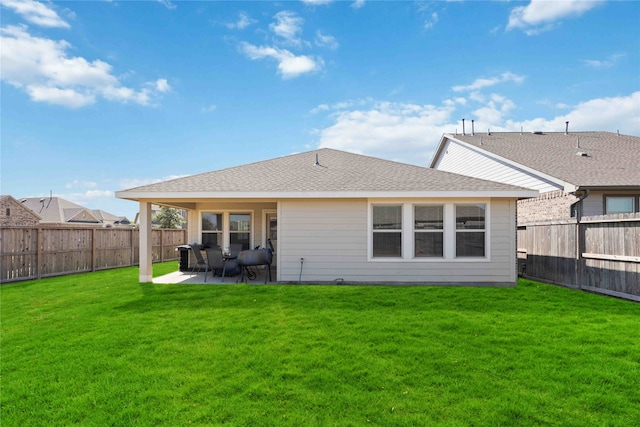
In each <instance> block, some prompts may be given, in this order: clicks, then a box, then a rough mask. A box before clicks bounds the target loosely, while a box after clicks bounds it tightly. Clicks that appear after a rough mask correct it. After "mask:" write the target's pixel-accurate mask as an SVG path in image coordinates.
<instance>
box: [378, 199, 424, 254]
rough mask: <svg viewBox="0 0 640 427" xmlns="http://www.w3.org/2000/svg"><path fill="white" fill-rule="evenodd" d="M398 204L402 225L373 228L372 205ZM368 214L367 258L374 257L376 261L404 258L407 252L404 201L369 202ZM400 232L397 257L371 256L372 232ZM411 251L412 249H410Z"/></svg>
mask: <svg viewBox="0 0 640 427" xmlns="http://www.w3.org/2000/svg"><path fill="white" fill-rule="evenodd" d="M398 205H399V206H400V215H401V218H402V227H401V228H400V229H399V230H396V229H382V230H374V229H373V207H374V206H398ZM368 210H369V215H368V223H369V226H368V228H369V236H368V240H369V243H368V247H369V259H375V260H376V261H380V260H384V261H399V260H402V259H404V257H405V256H406V254H407V253H409V252H407V242H406V240H407V239H406V229H405V227H406V224H407V209H406V206H405V203H401V202H393V203H392V202H383V203H371V204H370V205H369V209H368ZM374 231H375V232H376V233H398V232H399V233H400V237H401V242H402V243H401V247H400V256H399V257H374V256H373V233H374ZM411 252H413V250H411Z"/></svg>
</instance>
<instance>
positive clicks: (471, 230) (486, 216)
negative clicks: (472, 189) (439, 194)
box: [452, 202, 489, 260]
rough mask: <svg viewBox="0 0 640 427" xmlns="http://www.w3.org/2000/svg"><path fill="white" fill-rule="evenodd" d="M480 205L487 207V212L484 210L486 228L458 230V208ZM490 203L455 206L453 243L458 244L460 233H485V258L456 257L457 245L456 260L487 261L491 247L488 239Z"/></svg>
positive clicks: (456, 204)
mask: <svg viewBox="0 0 640 427" xmlns="http://www.w3.org/2000/svg"><path fill="white" fill-rule="evenodd" d="M480 204H484V205H485V210H484V212H485V213H484V228H483V229H479V228H478V229H458V228H456V224H457V215H456V206H464V205H480ZM488 211H489V203H486V202H472V203H460V202H456V203H454V204H453V228H454V235H453V241H454V242H456V241H457V240H458V235H457V234H458V233H484V254H485V256H483V257H469V256H465V257H463V256H460V257H459V256H456V254H455V251H456V248H455V245H452V246H454V249H453V252H454V254H453V256H454V258H455V259H458V260H460V259H473V260H478V259H485V258H486V257H487V252H488V251H489V246H488V238H487V234H488V231H487V227H488V224H489V213H488Z"/></svg>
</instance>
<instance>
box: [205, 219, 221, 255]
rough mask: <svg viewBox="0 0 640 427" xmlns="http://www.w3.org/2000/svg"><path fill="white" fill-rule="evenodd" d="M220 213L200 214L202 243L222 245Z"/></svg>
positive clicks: (211, 245) (212, 245)
mask: <svg viewBox="0 0 640 427" xmlns="http://www.w3.org/2000/svg"><path fill="white" fill-rule="evenodd" d="M222 226H223V223H222V214H221V213H209V212H204V213H203V214H202V244H203V245H205V246H209V247H214V246H219V247H222V238H223V235H222V232H223V227H222Z"/></svg>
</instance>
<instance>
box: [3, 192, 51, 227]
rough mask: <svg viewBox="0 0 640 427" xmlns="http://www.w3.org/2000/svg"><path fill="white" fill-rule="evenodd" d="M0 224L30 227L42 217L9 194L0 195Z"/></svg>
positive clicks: (36, 223)
mask: <svg viewBox="0 0 640 427" xmlns="http://www.w3.org/2000/svg"><path fill="white" fill-rule="evenodd" d="M0 215H1V216H0V226H1V227H30V226H34V225H38V223H39V222H40V220H41V219H42V218H41V217H40V216H39V215H37V214H35V213H34V212H33V211H32V210H31V209H29V208H27V207H25V206H24V205H23V204H22V203H20V202H18V201H17V200H16V199H14V198H13V197H11V196H0Z"/></svg>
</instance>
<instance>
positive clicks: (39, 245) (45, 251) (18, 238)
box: [0, 226, 187, 283]
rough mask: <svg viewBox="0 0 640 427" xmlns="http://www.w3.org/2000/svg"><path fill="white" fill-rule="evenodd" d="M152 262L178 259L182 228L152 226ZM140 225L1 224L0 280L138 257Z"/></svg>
mask: <svg viewBox="0 0 640 427" xmlns="http://www.w3.org/2000/svg"><path fill="white" fill-rule="evenodd" d="M152 239H153V259H152V260H153V262H163V261H171V260H176V259H178V257H179V253H178V252H176V247H177V246H179V245H183V244H185V243H186V240H187V232H186V230H169V229H158V230H153V231H152ZM139 247H140V240H139V231H138V230H136V229H130V228H88V227H68V226H65V227H54V226H52V227H49V226H47V227H44V226H41V227H10V228H0V249H1V252H0V273H1V276H0V282H2V283H5V282H14V281H19V280H27V279H39V278H42V277H50V276H60V275H65V274H72V273H81V272H88V271H96V270H106V269H109V268H118V267H128V266H133V265H138V263H139V254H140V251H139Z"/></svg>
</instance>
